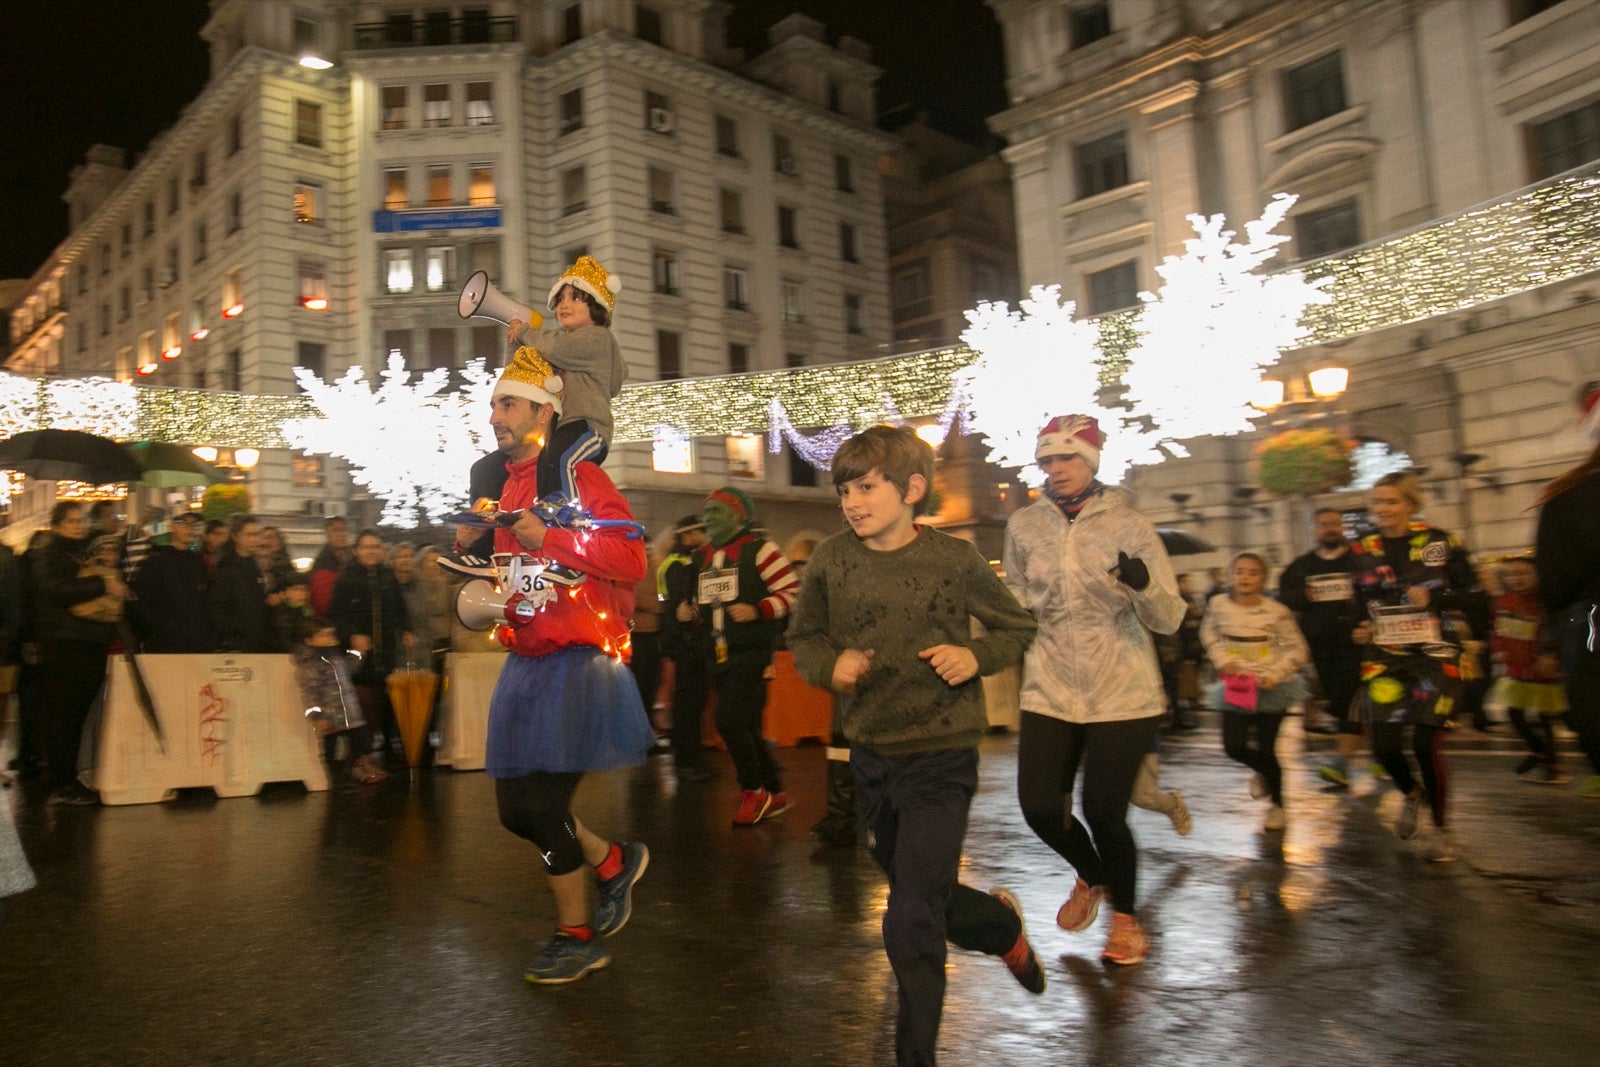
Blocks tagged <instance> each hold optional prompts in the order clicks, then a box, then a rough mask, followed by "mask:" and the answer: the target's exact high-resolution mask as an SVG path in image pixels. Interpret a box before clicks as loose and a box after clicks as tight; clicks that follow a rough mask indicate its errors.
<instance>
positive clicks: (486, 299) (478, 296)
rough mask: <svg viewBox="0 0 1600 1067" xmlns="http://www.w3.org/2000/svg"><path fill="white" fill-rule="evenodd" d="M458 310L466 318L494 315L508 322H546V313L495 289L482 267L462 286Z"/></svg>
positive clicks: (530, 324)
mask: <svg viewBox="0 0 1600 1067" xmlns="http://www.w3.org/2000/svg"><path fill="white" fill-rule="evenodd" d="M456 313H457V314H459V315H460V316H461V317H462V318H464V319H473V318H477V319H493V320H494V321H495V322H498V323H502V324H503V325H507V326H509V325H510V324H511V323H512V322H513V321H515V322H525V323H527V324H528V325H529V326H534V327H537V326H538V325H539V324H540V323H542V322H544V316H543V315H541V314H539V313H538V312H537V311H535V310H533V309H532V308H530V307H528V306H526V305H525V304H519V303H517V302H516V301H515V300H513V299H511V298H510V297H509V296H507V295H506V294H504V293H502V292H501V291H500V290H498V289H496V288H495V287H494V283H493V282H491V281H490V280H489V274H488V272H487V271H481V270H480V271H474V272H473V275H472V277H470V278H468V279H467V284H466V285H464V286H462V287H461V297H460V299H458V300H457V301H456Z"/></svg>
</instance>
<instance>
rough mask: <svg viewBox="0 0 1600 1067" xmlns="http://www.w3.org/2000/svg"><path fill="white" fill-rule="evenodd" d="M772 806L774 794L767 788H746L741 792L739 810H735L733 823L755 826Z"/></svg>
mask: <svg viewBox="0 0 1600 1067" xmlns="http://www.w3.org/2000/svg"><path fill="white" fill-rule="evenodd" d="M771 806H772V794H771V793H769V792H767V791H766V790H765V789H746V790H745V791H744V792H743V793H741V794H739V810H738V811H736V812H734V815H733V825H735V826H754V825H755V824H756V823H758V822H760V821H761V820H762V818H763V817H764V816H765V815H766V814H767V809H768V808H769V807H771Z"/></svg>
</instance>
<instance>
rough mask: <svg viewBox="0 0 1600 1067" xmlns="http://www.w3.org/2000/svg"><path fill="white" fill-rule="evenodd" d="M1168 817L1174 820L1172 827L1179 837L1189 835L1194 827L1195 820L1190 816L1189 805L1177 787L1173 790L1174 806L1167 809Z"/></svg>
mask: <svg viewBox="0 0 1600 1067" xmlns="http://www.w3.org/2000/svg"><path fill="white" fill-rule="evenodd" d="M1167 818H1169V819H1171V820H1172V828H1173V829H1174V830H1176V831H1177V832H1178V836H1179V837H1188V836H1189V831H1190V830H1193V829H1194V820H1193V819H1191V818H1190V817H1189V805H1188V804H1186V803H1185V802H1184V799H1183V794H1182V793H1180V792H1178V791H1177V790H1176V789H1174V790H1173V791H1172V807H1171V808H1169V809H1168V810H1167Z"/></svg>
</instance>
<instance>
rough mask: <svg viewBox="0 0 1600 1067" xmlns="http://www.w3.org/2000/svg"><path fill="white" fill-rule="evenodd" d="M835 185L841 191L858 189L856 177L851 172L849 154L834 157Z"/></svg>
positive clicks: (850, 191)
mask: <svg viewBox="0 0 1600 1067" xmlns="http://www.w3.org/2000/svg"><path fill="white" fill-rule="evenodd" d="M833 187H834V188H835V189H837V190H839V191H840V192H841V193H853V192H855V191H856V183H855V178H854V176H853V175H852V174H851V172H850V157H849V156H834V157H833Z"/></svg>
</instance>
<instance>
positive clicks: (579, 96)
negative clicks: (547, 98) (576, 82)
mask: <svg viewBox="0 0 1600 1067" xmlns="http://www.w3.org/2000/svg"><path fill="white" fill-rule="evenodd" d="M581 129H583V89H582V88H578V89H573V90H571V91H569V92H565V93H562V94H561V132H562V133H572V132H574V131H576V130H581Z"/></svg>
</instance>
